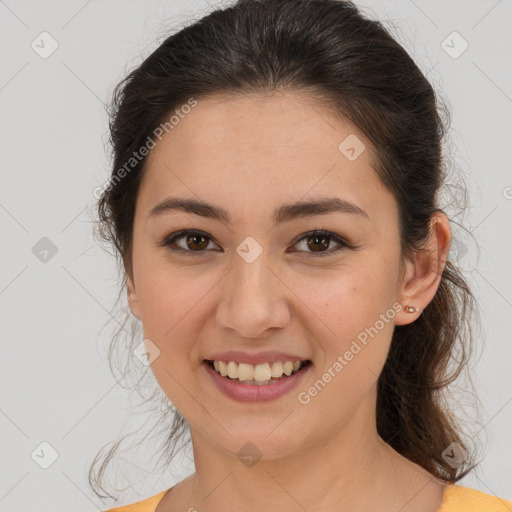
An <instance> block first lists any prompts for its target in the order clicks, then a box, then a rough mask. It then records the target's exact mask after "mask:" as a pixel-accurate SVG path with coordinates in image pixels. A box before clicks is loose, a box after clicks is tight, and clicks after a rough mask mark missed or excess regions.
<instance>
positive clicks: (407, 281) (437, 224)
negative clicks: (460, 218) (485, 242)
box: [395, 212, 452, 325]
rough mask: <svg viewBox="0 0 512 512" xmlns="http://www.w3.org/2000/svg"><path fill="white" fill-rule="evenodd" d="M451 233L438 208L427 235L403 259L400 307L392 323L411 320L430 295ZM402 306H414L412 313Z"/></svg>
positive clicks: (448, 245)
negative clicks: (413, 251)
mask: <svg viewBox="0 0 512 512" xmlns="http://www.w3.org/2000/svg"><path fill="white" fill-rule="evenodd" d="M451 240H452V235H451V229H450V221H449V220H448V218H447V217H446V215H445V214H444V213H442V212H435V213H433V214H432V216H431V217H430V226H429V238H428V240H427V242H426V243H425V245H424V246H423V247H422V248H421V249H420V250H419V251H417V252H416V253H415V254H414V255H413V256H412V260H407V261H406V262H405V270H404V272H403V278H402V282H401V283H400V286H399V295H398V299H397V300H398V302H399V303H400V304H401V305H402V309H401V310H400V311H399V312H398V313H397V314H396V317H395V325H406V324H410V323H412V322H414V321H415V320H416V319H417V318H418V317H419V316H420V315H421V312H422V311H423V310H424V309H425V308H426V307H427V306H428V304H429V303H430V301H431V300H432V299H433V298H434V296H435V294H436V292H437V289H438V288H439V284H440V282H441V277H442V273H443V270H444V267H445V264H446V260H447V258H448V253H449V251H450V245H451ZM406 306H413V307H416V308H418V310H417V311H416V312H414V313H408V312H406V311H405V307H406Z"/></svg>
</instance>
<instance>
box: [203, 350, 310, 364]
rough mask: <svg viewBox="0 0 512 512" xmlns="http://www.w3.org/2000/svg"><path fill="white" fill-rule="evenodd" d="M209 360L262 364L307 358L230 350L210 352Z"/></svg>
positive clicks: (278, 353) (279, 353) (294, 355)
mask: <svg viewBox="0 0 512 512" xmlns="http://www.w3.org/2000/svg"><path fill="white" fill-rule="evenodd" d="M207 359H208V360H210V361H234V362H236V363H247V364H252V365H256V364H263V363H275V362H276V361H282V362H285V361H308V359H306V358H304V357H301V356H298V355H296V354H291V353H287V352H274V351H269V352H258V353H257V354H249V353H247V352H240V351H236V350H230V351H227V352H218V353H216V354H212V355H211V356H209V357H208V358H207Z"/></svg>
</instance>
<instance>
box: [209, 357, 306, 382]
mask: <svg viewBox="0 0 512 512" xmlns="http://www.w3.org/2000/svg"><path fill="white" fill-rule="evenodd" d="M204 363H206V364H207V365H208V366H209V367H210V368H211V369H212V370H213V371H215V372H216V373H218V374H219V375H221V376H222V377H225V378H226V379H228V380H230V381H233V382H239V383H241V384H248V385H253V386H265V385H269V384H271V383H273V382H277V381H281V380H284V379H287V378H288V377H291V376H292V375H296V374H297V373H299V372H301V371H303V370H304V369H305V368H307V367H308V366H310V365H311V364H312V362H311V361H310V360H309V359H308V360H306V361H285V362H280V361H277V362H274V363H263V364H257V365H252V364H247V363H236V362H234V361H212V360H210V359H205V360H204Z"/></svg>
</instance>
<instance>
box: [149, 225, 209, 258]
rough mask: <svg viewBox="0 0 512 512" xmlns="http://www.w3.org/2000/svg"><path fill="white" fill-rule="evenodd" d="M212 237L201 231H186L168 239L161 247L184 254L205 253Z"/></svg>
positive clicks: (172, 235)
mask: <svg viewBox="0 0 512 512" xmlns="http://www.w3.org/2000/svg"><path fill="white" fill-rule="evenodd" d="M210 243H212V244H213V242H211V237H209V236H208V235H207V234H206V233H201V232H200V231H193V230H188V229H186V230H184V231H179V232H178V233H173V234H171V235H169V236H168V237H166V238H165V239H164V240H162V242H160V244H159V246H161V247H168V248H169V249H170V250H171V251H176V252H182V253H187V252H188V253H194V252H195V253H203V252H205V250H206V249H207V248H208V246H209V244H210Z"/></svg>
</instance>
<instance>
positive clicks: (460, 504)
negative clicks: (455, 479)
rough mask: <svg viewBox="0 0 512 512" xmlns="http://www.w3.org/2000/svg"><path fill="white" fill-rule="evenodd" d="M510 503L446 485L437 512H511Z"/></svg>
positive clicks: (511, 503) (481, 493) (484, 494)
mask: <svg viewBox="0 0 512 512" xmlns="http://www.w3.org/2000/svg"><path fill="white" fill-rule="evenodd" d="M511 511H512V501H508V500H506V499H503V498H498V497H496V496H492V495H490V494H486V493H484V492H482V491H477V490H475V489H470V488H469V487H463V486H461V485H453V484H450V485H447V487H446V489H445V492H444V496H443V503H442V505H441V508H440V509H439V512H511Z"/></svg>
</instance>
